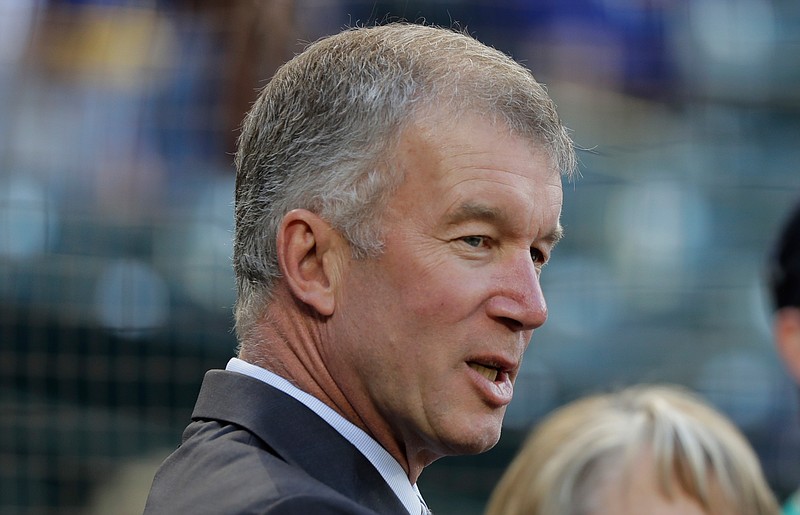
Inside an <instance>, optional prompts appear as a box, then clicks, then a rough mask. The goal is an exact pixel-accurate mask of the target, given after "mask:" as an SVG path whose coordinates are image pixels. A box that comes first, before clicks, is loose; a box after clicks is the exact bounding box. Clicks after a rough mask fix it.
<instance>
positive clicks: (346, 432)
mask: <svg viewBox="0 0 800 515" xmlns="http://www.w3.org/2000/svg"><path fill="white" fill-rule="evenodd" d="M225 370H230V371H232V372H238V373H240V374H244V375H247V376H250V377H253V378H255V379H258V380H260V381H263V382H265V383H267V384H268V385H270V386H272V387H273V388H277V389H278V390H280V391H282V392H283V393H285V394H287V395H289V396H291V397H293V398H295V399H297V400H298V401H300V402H302V403H303V404H304V405H305V406H306V407H308V409H310V410H311V411H313V412H314V413H316V414H317V415H319V416H320V417H321V418H322V419H323V420H324V421H325V422H327V423H328V424H330V425H331V427H333V428H334V429H335V430H336V431H338V432H339V434H341V435H342V436H343V437H344V438H345V439H346V440H347V441H348V442H350V443H351V444H353V445H354V446H355V447H356V449H358V450H359V451H361V454H363V455H364V456H365V457H366V458H367V459H368V460H369V462H370V463H372V465H373V466H374V467H375V468H376V469H377V470H378V473H380V475H381V476H382V477H383V479H384V480H385V481H386V483H387V484H388V485H389V487H391V489H392V491H394V493H395V495H397V497H398V499H400V501H401V502H402V503H403V505H404V506H405V507H406V509H407V510H408V512H409V513H410V514H412V515H417V514H420V513H423V514H424V513H428V508H427V506H426V505H425V501H423V500H422V495H421V494H420V493H419V489H418V488H417V485H416V484H414V485H412V484H411V482H410V481H409V480H408V476H407V475H406V473H405V471H404V470H403V467H401V466H400V464H399V463H398V462H397V460H395V459H394V458H393V457H392V455H391V454H389V452H388V451H386V449H384V448H383V447H381V445H380V444H379V443H378V442H376V441H375V440H374V439H373V438H372V437H371V436H369V435H368V434H367V433H365V432H364V431H363V430H362V429H361V428H359V427H357V426H356V425H355V424H353V423H352V422H350V421H349V420H347V419H345V418H344V417H342V416H341V415H340V414H338V413H337V412H336V411H334V410H333V409H332V408H330V407H329V406H328V405H327V404H325V403H323V402H322V401H320V400H319V399H317V398H316V397H314V396H313V395H310V394H308V393H306V392H304V391H303V390H301V389H299V388H297V387H296V386H294V385H293V384H292V383H290V382H289V381H287V380H286V379H284V378H282V377H280V376H279V375H277V374H275V373H273V372H270V371H269V370H266V369H264V368H261V367H259V366H256V365H253V364H250V363H248V362H246V361H242V360H241V359H239V358H231V359H230V361H228V365H227V366H226V367H225Z"/></svg>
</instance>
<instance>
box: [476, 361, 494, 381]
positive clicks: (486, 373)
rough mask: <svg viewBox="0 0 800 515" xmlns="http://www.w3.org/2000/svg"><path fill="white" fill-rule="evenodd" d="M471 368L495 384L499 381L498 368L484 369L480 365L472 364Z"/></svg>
mask: <svg viewBox="0 0 800 515" xmlns="http://www.w3.org/2000/svg"><path fill="white" fill-rule="evenodd" d="M469 366H471V367H472V369H473V370H476V371H477V372H478V373H479V374H480V375H482V376H483V377H485V378H486V379H488V380H489V381H492V382H494V381H496V380H497V369H496V368H489V367H484V366H483V365H479V364H477V363H470V364H469Z"/></svg>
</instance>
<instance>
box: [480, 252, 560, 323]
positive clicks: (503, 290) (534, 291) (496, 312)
mask: <svg viewBox="0 0 800 515" xmlns="http://www.w3.org/2000/svg"><path fill="white" fill-rule="evenodd" d="M497 286H498V291H497V292H496V295H494V296H493V297H492V298H491V299H490V300H489V304H488V310H489V315H490V316H492V317H493V318H496V319H498V320H500V321H501V322H502V323H504V324H505V325H507V326H508V327H509V328H511V329H513V330H515V331H530V330H533V329H536V328H537V327H540V326H541V325H542V324H544V322H545V321H546V320H547V303H546V302H545V299H544V293H542V287H541V283H540V282H539V270H538V269H537V268H536V266H535V264H534V263H533V261H532V260H531V258H530V256H529V255H528V254H527V253H526V254H525V255H524V256H522V257H521V258H517V259H515V260H514V261H513V262H512V263H510V264H509V265H507V268H506V269H505V270H504V271H503V277H502V279H500V284H498V285H497Z"/></svg>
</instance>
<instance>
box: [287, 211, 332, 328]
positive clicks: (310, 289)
mask: <svg viewBox="0 0 800 515" xmlns="http://www.w3.org/2000/svg"><path fill="white" fill-rule="evenodd" d="M340 241H341V238H340V237H339V235H338V233H336V231H335V230H334V229H333V228H332V227H331V226H330V224H328V222H326V221H325V220H323V219H322V218H320V217H319V216H317V215H316V214H314V213H312V212H311V211H307V210H305V209H295V210H292V211H290V212H289V213H287V214H286V215H285V216H284V217H283V220H282V221H281V225H280V228H279V230H278V263H279V265H280V268H281V273H282V274H283V277H284V280H285V281H286V284H287V285H288V287H289V290H290V291H291V292H292V294H293V295H294V296H295V297H296V298H297V299H298V300H300V301H301V302H303V303H304V304H306V305H308V306H309V307H311V308H312V309H314V310H315V311H317V312H318V313H319V314H320V315H322V316H330V315H332V314H333V311H334V308H335V297H334V291H335V287H336V283H337V280H336V279H337V277H338V275H337V270H336V266H337V265H338V260H337V259H336V258H337V256H336V255H335V254H336V253H337V252H339V251H340V247H341V246H340V245H339V243H340ZM331 258H334V259H331Z"/></svg>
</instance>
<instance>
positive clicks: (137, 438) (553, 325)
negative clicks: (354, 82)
mask: <svg viewBox="0 0 800 515" xmlns="http://www.w3.org/2000/svg"><path fill="white" fill-rule="evenodd" d="M397 19H406V20H409V21H415V22H423V21H424V22H426V23H433V24H440V25H446V26H450V25H455V26H459V27H462V28H465V29H466V30H468V31H469V32H470V33H471V34H473V35H474V36H475V37H476V38H477V39H479V40H481V41H483V42H485V43H487V44H490V45H492V46H495V47H496V48H498V49H501V50H503V51H505V52H507V53H509V54H511V55H512V56H513V57H515V58H516V59H517V60H520V61H522V62H523V63H525V64H526V65H528V66H529V67H530V68H531V69H532V70H533V71H534V74H535V75H536V77H537V78H538V79H539V80H540V81H542V82H544V83H546V84H547V85H548V88H549V91H550V93H551V94H552V96H553V97H554V98H555V100H556V102H557V103H558V105H559V110H560V113H561V115H562V117H563V118H564V120H565V122H566V124H567V125H568V126H569V127H570V128H571V129H572V131H573V136H574V138H575V140H576V142H577V143H578V144H579V145H580V146H581V147H582V148H583V149H584V150H583V151H582V152H581V153H580V154H581V155H580V159H581V171H582V175H583V177H582V178H581V179H580V180H578V181H576V182H575V183H572V184H566V185H565V207H564V213H563V220H562V222H563V225H564V226H565V228H566V234H567V236H566V238H565V240H564V241H563V242H562V243H561V244H560V245H559V247H558V249H557V251H556V253H555V256H554V259H553V261H552V262H551V264H549V265H548V267H547V269H546V270H545V273H544V275H543V283H544V287H545V293H546V294H547V296H548V301H549V307H550V313H551V316H550V319H549V321H548V323H547V324H546V325H545V326H544V327H543V328H542V329H541V330H539V331H537V332H536V334H535V335H534V338H533V341H532V344H531V347H530V349H529V351H528V354H527V357H526V362H525V365H524V370H523V372H522V374H521V375H520V377H519V379H518V386H517V388H516V392H515V400H514V402H513V403H512V405H511V408H510V409H509V412H508V415H507V419H506V427H505V431H504V434H503V437H502V439H501V441H500V443H499V444H498V446H497V447H496V448H495V449H494V450H492V451H490V452H488V453H486V454H483V455H480V456H467V457H458V458H447V459H443V460H441V461H439V462H436V463H435V464H433V465H432V466H431V467H429V468H428V469H427V470H426V471H425V472H424V473H423V475H422V477H421V479H420V487H421V490H422V492H423V494H424V495H425V496H426V499H427V500H428V504H429V505H430V506H431V508H432V509H433V510H434V512H435V513H437V514H439V515H447V514H462V515H463V514H471V513H475V514H477V513H480V512H481V510H482V508H483V506H484V503H485V501H486V498H487V497H488V495H489V492H490V491H491V489H492V487H493V486H494V484H495V483H496V481H497V479H498V477H499V475H500V473H501V472H502V471H503V469H504V468H505V466H506V465H507V463H508V461H509V460H510V459H511V457H512V456H513V454H514V452H515V451H516V450H517V448H518V446H519V444H520V441H521V438H522V437H523V436H524V435H525V434H526V433H527V431H528V430H529V429H530V427H531V426H532V425H533V424H534V423H535V422H536V421H537V420H539V419H540V418H541V417H542V416H543V415H545V414H546V413H548V412H549V411H551V410H552V409H554V408H555V407H557V406H560V405H561V404H563V403H564V402H567V401H569V400H571V399H573V398H575V397H576V396H578V395H582V394H585V393H589V392H593V391H598V390H608V389H612V388H616V387H619V386H623V385H625V384H630V383H633V382H642V381H646V382H675V383H680V384H683V385H685V386H688V387H689V388H691V389H693V390H694V391H696V392H698V393H700V394H701V395H702V396H704V397H705V398H706V399H707V400H709V401H710V402H712V403H713V404H714V405H715V406H716V407H718V408H719V409H721V410H722V411H724V412H725V413H726V414H727V415H729V416H730V417H731V418H732V419H733V420H734V421H735V422H736V423H737V424H738V425H739V427H740V428H741V429H742V430H743V431H744V432H745V434H746V435H747V436H748V438H749V439H750V441H751V442H752V444H753V445H754V447H755V448H756V450H757V452H758V454H759V456H760V457H761V459H762V462H763V464H764V468H765V471H766V473H767V475H768V478H769V480H770V483H771V484H772V486H773V488H774V489H775V491H776V492H777V493H778V495H779V496H780V497H781V498H783V497H784V496H786V495H787V494H788V492H789V491H791V490H793V489H794V488H795V487H797V485H798V484H800V414H798V394H797V390H796V388H795V387H793V386H792V384H791V382H790V381H789V379H788V376H787V374H786V373H785V372H784V370H783V368H782V367H781V365H780V363H779V362H778V361H777V358H776V356H775V354H774V352H773V347H772V339H771V333H770V310H769V302H768V297H767V295H766V290H765V288H764V260H765V256H766V254H767V252H768V245H769V242H770V241H771V240H772V238H773V237H774V235H775V232H776V231H777V229H778V227H779V225H780V223H781V221H782V219H783V217H784V216H785V215H786V214H787V213H788V211H789V208H790V206H791V205H792V204H793V202H795V201H797V200H800V170H799V169H798V167H799V166H800V57H799V56H800V3H797V2H795V1H794V0H783V1H780V0H774V1H768V0H691V1H688V0H687V1H680V0H575V1H567V0H541V1H537V0H505V1H499V0H498V1H492V0H428V1H423V0H417V1H414V0H397V1H367V0H360V1H359V0H351V1H348V0H261V1H253V0H250V1H243V0H228V1H224V0H219V1H214V0H186V1H180V0H173V1H168V0H163V1H156V0H151V1H138V2H134V1H123V0H119V1H113V0H107V1H91V0H74V1H45V0H39V1H37V0H0V512H2V513H4V514H17V513H19V514H23V513H24V514H34V513H35V514H50V513H59V514H72V513H74V514H78V513H80V514H95V513H141V510H142V508H143V506H144V498H145V496H146V493H147V489H148V487H149V485H150V481H151V479H152V475H153V472H154V470H155V467H156V466H157V464H158V463H159V462H160V461H161V460H162V459H163V458H164V457H165V456H166V455H167V454H168V453H169V452H170V450H171V449H173V448H174V447H175V446H176V445H177V444H178V442H179V439H180V434H181V432H182V430H183V428H184V426H185V425H186V423H187V421H188V419H189V415H190V413H191V410H192V407H193V404H194V400H195V396H196V394H197V391H198V388H199V385H200V381H201V379H202V375H203V373H204V371H205V370H206V369H208V368H222V367H224V366H225V363H226V361H227V359H228V358H229V357H230V356H232V355H233V353H234V349H235V346H236V343H235V341H234V337H233V333H232V331H231V327H232V317H231V306H232V304H233V301H234V284H233V275H232V270H231V266H230V257H231V236H232V192H233V181H234V170H233V167H232V156H231V154H232V152H233V150H234V143H235V138H236V136H237V134H238V130H237V129H238V126H239V123H240V121H241V119H242V116H243V114H244V112H245V111H246V110H247V108H248V106H249V105H250V103H251V102H252V101H253V100H254V98H255V95H256V91H257V89H258V88H259V87H261V86H262V85H263V84H264V83H265V80H266V79H267V78H269V76H270V75H271V74H272V73H273V71H274V70H275V68H276V67H277V66H278V65H280V63H282V62H284V61H285V60H287V59H288V58H290V57H291V56H292V55H294V54H295V53H296V52H298V51H300V50H301V49H302V48H303V45H304V43H307V42H309V41H313V40H315V39H317V38H318V37H320V36H323V35H325V34H330V33H333V32H337V31H338V30H340V29H341V28H343V27H345V26H352V25H371V24H376V23H383V22H386V21H392V20H397Z"/></svg>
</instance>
